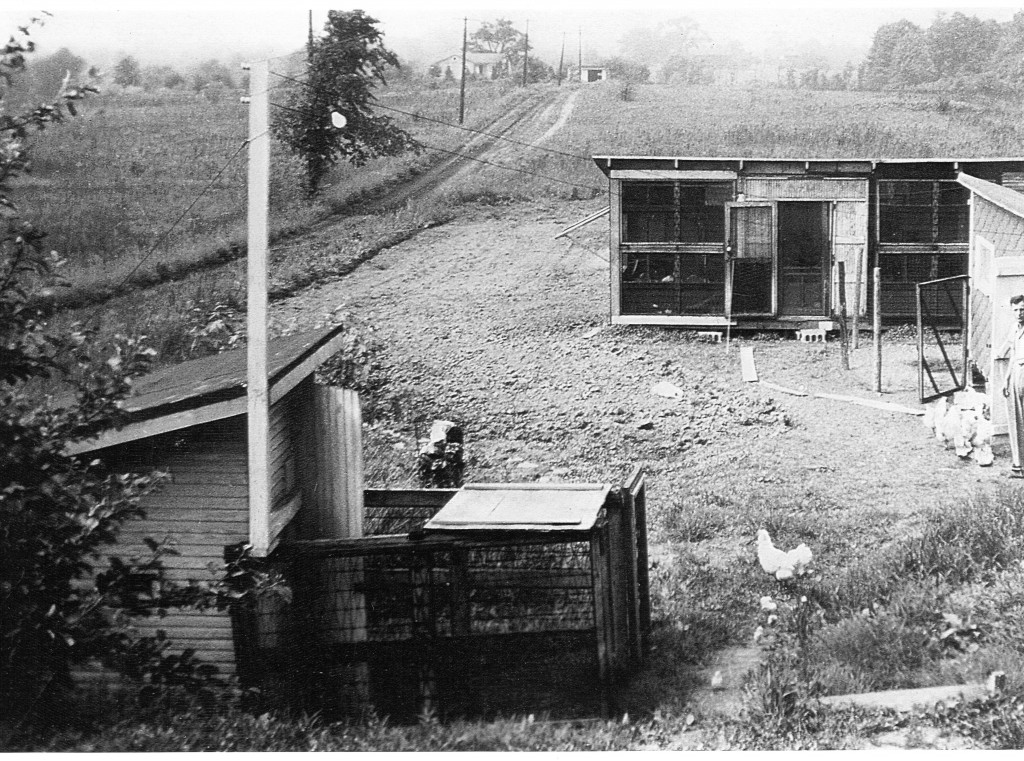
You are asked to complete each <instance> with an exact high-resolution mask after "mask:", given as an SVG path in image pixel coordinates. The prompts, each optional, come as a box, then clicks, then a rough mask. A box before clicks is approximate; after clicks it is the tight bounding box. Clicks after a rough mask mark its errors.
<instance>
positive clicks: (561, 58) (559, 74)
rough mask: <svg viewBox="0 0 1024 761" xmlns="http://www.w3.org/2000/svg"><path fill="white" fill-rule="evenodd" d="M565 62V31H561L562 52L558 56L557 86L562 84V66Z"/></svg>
mask: <svg viewBox="0 0 1024 761" xmlns="http://www.w3.org/2000/svg"><path fill="white" fill-rule="evenodd" d="M564 64H565V32H562V53H561V55H559V56H558V86H559V87H561V86H562V67H563V66H564Z"/></svg>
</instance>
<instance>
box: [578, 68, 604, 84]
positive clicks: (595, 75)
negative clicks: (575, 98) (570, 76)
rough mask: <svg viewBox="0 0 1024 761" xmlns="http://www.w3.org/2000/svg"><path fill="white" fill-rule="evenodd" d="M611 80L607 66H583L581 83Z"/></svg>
mask: <svg viewBox="0 0 1024 761" xmlns="http://www.w3.org/2000/svg"><path fill="white" fill-rule="evenodd" d="M608 78H609V76H608V67H607V66H581V67H580V82H583V83H587V82H604V81H606V80H607V79H608Z"/></svg>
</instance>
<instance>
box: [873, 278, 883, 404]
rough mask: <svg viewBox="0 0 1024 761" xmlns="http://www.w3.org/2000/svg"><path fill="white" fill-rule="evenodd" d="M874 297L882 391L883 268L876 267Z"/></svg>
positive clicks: (877, 374)
mask: <svg viewBox="0 0 1024 761" xmlns="http://www.w3.org/2000/svg"><path fill="white" fill-rule="evenodd" d="M873 274H874V283H873V284H872V285H873V286H874V293H873V296H874V298H873V299H872V301H873V302H874V303H873V304H872V308H873V311H874V320H873V322H874V325H873V327H874V334H875V391H877V392H878V393H879V394H880V393H882V284H881V279H882V268H881V267H875V269H874V273H873Z"/></svg>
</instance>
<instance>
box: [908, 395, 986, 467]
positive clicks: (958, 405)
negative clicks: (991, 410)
mask: <svg viewBox="0 0 1024 761" xmlns="http://www.w3.org/2000/svg"><path fill="white" fill-rule="evenodd" d="M987 412H988V397H987V396H985V395H984V394H982V393H979V392H977V391H975V390H973V389H968V390H966V391H959V392H957V393H956V395H954V397H953V401H952V403H949V402H947V401H946V399H945V398H943V399H938V400H936V401H935V402H933V403H932V404H930V405H929V406H928V409H927V410H926V411H925V414H924V425H925V427H926V428H928V429H930V430H932V431H934V433H935V438H936V439H938V440H939V441H941V442H943V444H945V445H946V447H949V446H952V447H953V449H955V450H956V454H957V456H958V457H961V458H963V459H967V458H969V457H973V458H974V459H975V461H976V462H977V463H978V464H979V465H983V466H988V465H991V464H992V461H993V459H994V457H993V455H992V435H993V433H994V432H993V429H992V421H991V420H989V418H988V416H987Z"/></svg>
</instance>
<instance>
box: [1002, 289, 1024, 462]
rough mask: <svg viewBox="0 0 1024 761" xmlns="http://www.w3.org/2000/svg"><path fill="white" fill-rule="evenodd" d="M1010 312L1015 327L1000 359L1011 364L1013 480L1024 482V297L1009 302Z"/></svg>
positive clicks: (1008, 375)
mask: <svg viewBox="0 0 1024 761" xmlns="http://www.w3.org/2000/svg"><path fill="white" fill-rule="evenodd" d="M1010 311H1012V312H1013V316H1014V317H1016V318H1017V319H1016V324H1014V325H1013V327H1012V328H1010V331H1009V335H1007V337H1006V341H1005V343H1004V344H1003V346H1002V348H1001V349H1000V351H999V355H998V357H997V359H1005V360H1009V366H1008V367H1007V368H1006V382H1005V383H1004V384H1003V396H1005V397H1006V412H1007V418H1008V421H1009V434H1010V454H1011V456H1012V458H1013V464H1012V466H1011V467H1010V478H1024V470H1022V468H1021V452H1022V451H1024V294H1018V295H1016V296H1013V297H1012V298H1011V299H1010Z"/></svg>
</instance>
